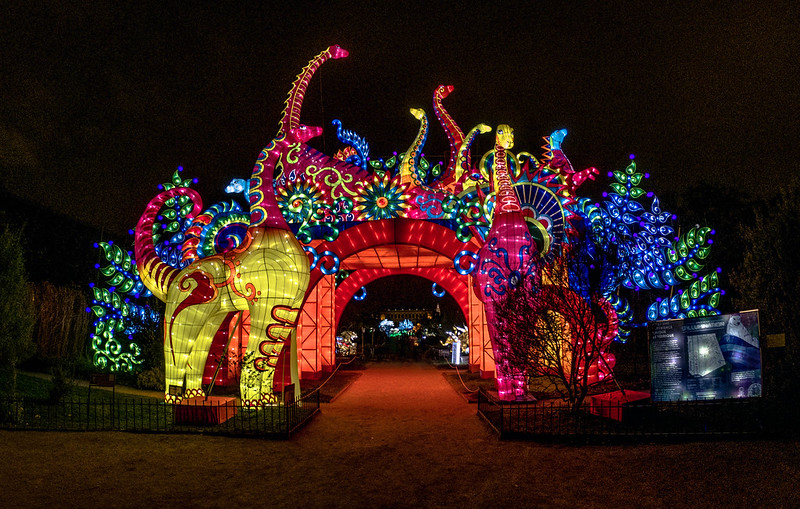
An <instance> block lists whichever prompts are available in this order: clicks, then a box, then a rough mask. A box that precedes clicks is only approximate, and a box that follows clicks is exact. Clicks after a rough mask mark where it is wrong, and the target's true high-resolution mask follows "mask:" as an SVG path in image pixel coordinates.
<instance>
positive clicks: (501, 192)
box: [494, 145, 522, 217]
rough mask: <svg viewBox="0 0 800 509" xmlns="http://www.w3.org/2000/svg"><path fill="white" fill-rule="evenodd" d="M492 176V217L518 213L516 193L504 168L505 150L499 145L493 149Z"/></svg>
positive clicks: (519, 208) (519, 209)
mask: <svg viewBox="0 0 800 509" xmlns="http://www.w3.org/2000/svg"><path fill="white" fill-rule="evenodd" d="M494 174H495V182H496V184H495V185H496V188H495V197H496V198H495V199H496V201H495V206H494V215H495V217H497V216H498V215H502V214H506V213H509V212H520V211H521V210H522V209H521V207H520V206H519V200H518V199H517V193H515V192H514V189H513V188H512V187H511V177H510V176H509V174H508V167H507V166H506V149H505V148H503V147H502V146H500V145H497V146H496V147H495V152H494Z"/></svg>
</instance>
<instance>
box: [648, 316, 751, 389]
mask: <svg viewBox="0 0 800 509" xmlns="http://www.w3.org/2000/svg"><path fill="white" fill-rule="evenodd" d="M648 333H649V336H650V374H651V382H650V392H651V398H652V400H653V401H679V400H697V399H722V398H746V397H756V396H761V346H760V343H759V327H758V311H757V310H754V311H743V312H741V313H734V314H730V315H716V316H704V317H697V318H685V319H679V320H664V321H659V322H651V323H650V324H649V326H648Z"/></svg>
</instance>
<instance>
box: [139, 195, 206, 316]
mask: <svg viewBox="0 0 800 509" xmlns="http://www.w3.org/2000/svg"><path fill="white" fill-rule="evenodd" d="M179 196H188V197H189V198H190V199H191V200H192V202H193V203H194V208H193V210H192V212H191V213H190V214H189V215H188V217H194V216H196V215H197V214H198V213H199V212H200V211H201V210H202V209H203V202H202V200H201V199H200V195H199V194H198V193H197V192H196V191H195V190H193V189H189V188H188V187H175V188H172V189H169V190H167V191H164V192H162V193H160V194H159V195H158V196H156V197H155V198H153V199H152V200H150V203H148V204H147V207H146V208H145V210H144V213H142V217H140V218H139V223H138V224H137V225H136V237H135V240H134V245H135V254H136V268H137V269H138V270H139V277H140V278H141V279H142V283H144V285H145V286H146V287H147V288H148V289H149V290H150V291H151V292H153V295H155V296H156V297H158V298H159V299H161V300H162V301H166V299H167V290H168V289H169V286H170V284H171V283H172V281H173V280H174V279H175V277H176V276H177V275H178V273H179V272H180V270H179V269H177V268H175V267H173V266H171V265H169V264H167V263H165V262H164V261H162V260H161V258H159V256H158V253H156V248H155V244H154V242H153V228H154V224H155V221H156V218H157V216H158V213H159V211H160V210H161V207H163V206H164V204H165V203H166V202H167V201H168V200H169V199H170V198H175V197H179Z"/></svg>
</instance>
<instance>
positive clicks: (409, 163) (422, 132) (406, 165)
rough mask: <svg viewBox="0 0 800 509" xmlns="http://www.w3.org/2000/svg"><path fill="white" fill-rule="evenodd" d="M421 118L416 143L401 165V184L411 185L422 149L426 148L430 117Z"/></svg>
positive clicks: (410, 148) (408, 151)
mask: <svg viewBox="0 0 800 509" xmlns="http://www.w3.org/2000/svg"><path fill="white" fill-rule="evenodd" d="M418 118H419V131H418V132H417V137H416V138H414V142H413V143H412V144H411V146H410V147H408V150H407V151H406V156H405V158H403V162H402V163H401V164H400V183H401V184H409V185H410V184H411V183H412V182H413V180H414V171H415V169H416V167H417V164H418V162H419V158H420V154H421V153H422V147H423V146H425V139H426V138H427V137H428V117H427V116H425V114H424V113H422V114H421V115H420V117H418Z"/></svg>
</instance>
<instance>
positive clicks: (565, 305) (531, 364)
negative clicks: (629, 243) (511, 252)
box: [496, 248, 618, 410]
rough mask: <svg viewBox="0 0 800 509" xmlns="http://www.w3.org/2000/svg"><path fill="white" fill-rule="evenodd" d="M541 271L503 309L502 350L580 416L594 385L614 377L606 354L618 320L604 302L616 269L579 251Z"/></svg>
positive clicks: (500, 313)
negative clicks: (590, 389) (580, 410)
mask: <svg viewBox="0 0 800 509" xmlns="http://www.w3.org/2000/svg"><path fill="white" fill-rule="evenodd" d="M537 265H538V266H537V267H536V270H535V271H534V275H533V276H530V277H528V278H526V279H524V280H523V281H522V282H521V283H520V284H519V285H517V286H516V287H514V288H511V289H510V290H509V291H508V292H507V293H506V295H505V296H504V298H503V299H502V300H501V301H500V302H499V303H498V306H497V308H496V309H497V311H496V316H497V320H498V323H497V329H498V333H499V335H500V338H499V339H500V341H499V344H500V345H501V349H502V350H503V352H504V355H505V356H506V358H507V359H508V362H509V363H510V364H511V365H512V366H516V368H517V369H519V370H520V371H524V372H525V373H526V374H527V375H528V376H530V377H538V378H539V379H540V380H541V381H544V382H545V383H546V384H547V385H548V386H549V387H548V388H549V389H552V390H555V391H556V392H557V393H558V394H559V395H560V396H561V398H562V399H563V400H564V401H566V402H567V403H569V405H570V407H571V408H572V409H573V410H577V409H579V408H580V407H581V405H582V404H583V400H584V398H585V397H586V395H587V393H588V390H589V387H590V386H591V385H593V384H597V383H600V382H602V381H603V380H604V379H608V378H609V377H611V376H613V371H612V368H613V365H614V359H613V355H610V354H608V353H607V352H606V350H607V348H608V346H609V344H610V343H611V342H612V341H613V339H614V337H615V336H616V332H617V329H618V320H617V315H616V313H615V312H614V310H613V308H612V306H611V304H610V303H609V302H608V301H607V300H606V299H605V298H603V290H604V288H608V287H610V286H612V284H613V283H611V282H610V281H608V279H609V278H610V277H613V273H614V271H613V267H612V266H610V264H609V263H608V262H607V261H601V262H596V261H595V259H593V258H592V257H590V256H588V254H587V253H586V251H585V250H582V249H575V248H572V249H569V248H567V249H565V250H564V251H563V252H562V253H561V254H559V255H558V256H556V257H555V258H553V259H552V260H550V261H539V262H537Z"/></svg>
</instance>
